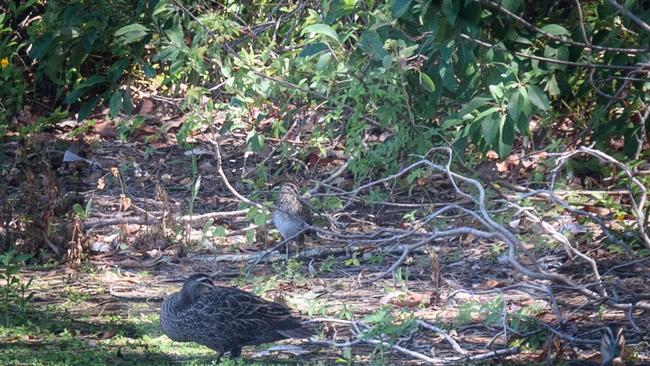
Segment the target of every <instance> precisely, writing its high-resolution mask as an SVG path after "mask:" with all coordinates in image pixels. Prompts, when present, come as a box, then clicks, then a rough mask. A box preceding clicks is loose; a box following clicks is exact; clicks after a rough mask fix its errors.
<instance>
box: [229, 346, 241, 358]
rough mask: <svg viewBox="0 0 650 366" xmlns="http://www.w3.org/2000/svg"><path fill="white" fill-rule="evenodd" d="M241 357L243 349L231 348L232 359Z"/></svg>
mask: <svg viewBox="0 0 650 366" xmlns="http://www.w3.org/2000/svg"><path fill="white" fill-rule="evenodd" d="M238 357H241V347H236V348H231V349H230V358H238Z"/></svg>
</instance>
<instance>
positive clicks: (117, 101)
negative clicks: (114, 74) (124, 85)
mask: <svg viewBox="0 0 650 366" xmlns="http://www.w3.org/2000/svg"><path fill="white" fill-rule="evenodd" d="M121 109H122V93H121V92H120V91H119V90H116V91H115V92H113V95H112V96H111V99H110V101H109V102H108V110H109V112H110V115H111V118H115V117H117V114H118V113H120V110H121Z"/></svg>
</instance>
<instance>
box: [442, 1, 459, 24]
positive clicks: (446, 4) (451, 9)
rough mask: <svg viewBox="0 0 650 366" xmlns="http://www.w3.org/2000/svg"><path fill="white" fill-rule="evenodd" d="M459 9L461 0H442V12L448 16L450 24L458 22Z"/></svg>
mask: <svg viewBox="0 0 650 366" xmlns="http://www.w3.org/2000/svg"><path fill="white" fill-rule="evenodd" d="M459 10H460V0H442V13H443V14H444V15H445V16H446V17H447V20H448V21H449V24H451V25H455V24H456V18H457V17H458V11H459Z"/></svg>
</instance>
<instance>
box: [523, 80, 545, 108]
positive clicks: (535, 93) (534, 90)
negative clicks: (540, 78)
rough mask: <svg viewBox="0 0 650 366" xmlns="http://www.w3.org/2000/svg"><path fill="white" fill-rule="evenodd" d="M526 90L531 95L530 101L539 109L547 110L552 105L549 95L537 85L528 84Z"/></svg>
mask: <svg viewBox="0 0 650 366" xmlns="http://www.w3.org/2000/svg"><path fill="white" fill-rule="evenodd" d="M526 91H527V92H528V96H529V97H530V101H531V102H532V103H533V104H534V105H535V106H537V107H538V108H539V109H541V110H543V111H546V110H548V108H549V107H550V105H551V102H550V101H549V100H548V97H547V96H546V94H544V92H543V91H542V90H541V89H540V88H539V87H538V86H537V85H527V86H526Z"/></svg>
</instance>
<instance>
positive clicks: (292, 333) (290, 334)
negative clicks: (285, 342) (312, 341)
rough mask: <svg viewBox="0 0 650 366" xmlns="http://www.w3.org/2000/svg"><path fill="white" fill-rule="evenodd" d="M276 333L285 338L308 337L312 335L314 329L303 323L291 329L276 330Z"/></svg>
mask: <svg viewBox="0 0 650 366" xmlns="http://www.w3.org/2000/svg"><path fill="white" fill-rule="evenodd" d="M278 333H280V334H282V335H283V336H285V337H287V338H309V337H311V336H313V335H314V331H313V330H312V329H309V328H307V327H305V326H304V325H303V326H300V327H298V328H293V329H282V330H278Z"/></svg>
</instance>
